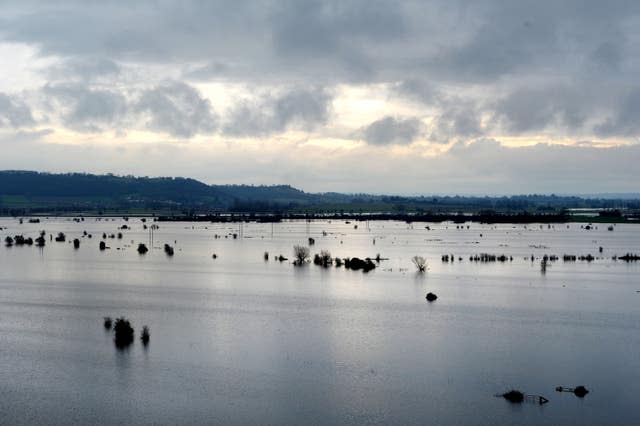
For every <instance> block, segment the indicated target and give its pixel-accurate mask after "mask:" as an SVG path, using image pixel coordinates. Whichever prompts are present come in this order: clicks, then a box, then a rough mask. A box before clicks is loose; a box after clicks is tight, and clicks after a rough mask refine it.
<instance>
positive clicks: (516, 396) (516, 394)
mask: <svg viewBox="0 0 640 426" xmlns="http://www.w3.org/2000/svg"><path fill="white" fill-rule="evenodd" d="M502 397H503V398H504V399H506V400H507V401H509V402H511V403H513V404H520V403H521V402H523V401H524V393H522V392H520V391H518V390H515V389H512V390H510V391H509V392H505V393H503V394H502Z"/></svg>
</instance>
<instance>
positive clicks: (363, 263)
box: [344, 257, 376, 272]
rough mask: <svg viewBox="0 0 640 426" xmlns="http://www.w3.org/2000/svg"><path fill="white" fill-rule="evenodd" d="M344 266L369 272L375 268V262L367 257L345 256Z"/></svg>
mask: <svg viewBox="0 0 640 426" xmlns="http://www.w3.org/2000/svg"><path fill="white" fill-rule="evenodd" d="M344 267H345V268H347V269H353V270H354V271H359V270H361V269H362V272H369V271H371V270H372V269H376V264H375V263H373V262H372V261H371V259H369V258H366V259H365V260H362V259H360V258H357V257H352V258H351V259H349V258H347V259H345V260H344Z"/></svg>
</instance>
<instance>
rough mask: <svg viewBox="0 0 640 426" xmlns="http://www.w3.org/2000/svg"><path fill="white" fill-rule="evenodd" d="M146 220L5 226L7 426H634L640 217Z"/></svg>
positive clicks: (1, 394)
mask: <svg viewBox="0 0 640 426" xmlns="http://www.w3.org/2000/svg"><path fill="white" fill-rule="evenodd" d="M152 224H153V222H150V221H148V222H146V223H143V222H142V221H141V220H140V219H139V218H131V219H129V220H128V221H125V220H123V219H122V218H117V219H108V220H107V219H101V220H96V219H95V218H85V219H84V221H80V222H74V221H73V220H71V219H60V218H56V219H41V222H40V223H28V221H27V220H26V219H25V220H24V223H22V224H20V223H19V221H18V219H14V218H2V219H0V228H1V229H0V236H2V240H3V244H2V246H1V247H0V413H1V415H2V421H0V422H1V423H5V424H27V423H31V424H33V423H40V424H42V423H48V424H69V423H74V422H75V423H83V424H91V423H98V422H109V423H128V424H151V423H161V424H188V423H234V424H240V423H242V424H247V423H252V424H258V423H262V424H264V423H268V424H276V423H277V424H283V423H285V424H300V423H312V424H335V423H340V424H349V423H392V424H417V423H422V424H424V423H431V424H443V423H447V424H460V423H467V424H561V423H566V424H638V423H640V414H639V412H638V410H637V396H638V394H640V357H639V356H638V350H639V349H640V279H639V277H640V262H638V261H624V260H621V259H620V257H621V256H623V255H625V254H627V253H639V252H640V226H636V225H616V226H611V228H609V225H607V224H597V225H595V226H593V227H592V229H584V227H585V225H580V224H569V225H567V224H556V225H546V224H543V225H540V224H534V225H526V226H525V225H481V224H477V223H467V224H464V225H460V224H457V225H456V224H453V223H413V224H407V223H402V222H369V223H367V222H351V223H345V222H338V221H332V222H328V221H326V222H322V221H315V222H311V223H307V222H304V221H299V222H284V223H276V224H257V223H245V224H242V225H240V224H206V223H197V224H191V223H157V225H158V226H159V229H155V230H153V236H152V234H151V229H150V228H151V226H152ZM124 225H126V226H127V228H130V229H122V227H123V226H124ZM356 225H357V228H356ZM144 226H147V229H144ZM609 229H611V230H609ZM41 230H45V235H44V239H45V246H44V247H42V248H39V247H36V244H33V245H31V246H28V245H16V244H12V245H11V246H10V247H6V246H5V244H4V239H5V237H7V236H11V237H15V236H16V235H24V236H25V237H31V238H32V239H34V240H35V239H36V238H37V237H38V236H39V232H40V231H41ZM85 231H86V235H85ZM59 232H62V233H64V234H65V241H64V242H57V241H55V237H56V235H57V234H58V233H59ZM119 232H120V233H122V238H118V236H117V234H118V233H119ZM103 233H104V234H106V237H107V238H106V239H103ZM89 234H90V235H91V236H92V237H91V238H89ZM111 234H113V235H114V238H110V236H111ZM233 234H236V238H234V236H233ZM76 238H77V239H78V240H79V248H77V249H76V248H74V244H73V240H74V239H76ZM151 238H153V239H151ZM309 238H312V239H314V240H315V244H313V245H311V246H309V248H310V253H311V257H312V258H313V255H314V254H315V253H320V252H321V250H327V251H329V252H330V254H331V256H332V257H339V258H352V257H359V258H361V259H364V258H367V257H369V258H372V259H374V258H376V257H377V255H378V254H379V255H380V256H379V257H380V258H382V259H384V260H381V261H380V262H375V263H376V268H375V269H374V270H372V271H369V272H366V273H364V272H362V271H360V270H349V269H346V268H345V267H344V266H342V267H336V266H335V265H332V266H330V267H326V268H325V267H322V266H317V265H314V264H313V262H309V263H308V264H305V265H302V266H295V265H293V264H292V261H293V259H294V258H293V247H294V245H302V246H308V245H309V244H308V243H309ZM101 241H104V242H105V246H106V247H105V249H104V250H100V249H99V243H100V242H101ZM139 243H144V244H146V246H147V247H148V248H149V251H148V252H147V253H146V254H139V253H138V251H137V248H138V244H139ZM165 244H169V245H170V246H171V248H172V249H173V255H172V256H169V255H167V253H165V250H164V245H165ZM265 252H268V254H269V259H268V260H265ZM214 254H215V255H216V256H215V258H214V256H213V255H214ZM482 254H487V255H490V256H494V255H495V256H496V257H500V256H502V255H504V258H501V260H497V259H493V258H492V257H489V258H485V260H487V261H481V259H480V256H481V255H482ZM279 255H282V256H283V257H286V258H287V260H284V261H278V260H276V259H275V258H276V257H277V256H279ZM416 255H418V256H423V257H425V258H426V260H427V271H426V272H424V273H420V272H417V270H416V268H415V266H414V265H413V263H412V260H411V259H412V257H413V256H416ZM443 255H448V256H449V258H448V259H447V260H448V261H446V262H445V261H443ZM545 255H547V256H552V255H553V256H557V257H558V260H549V261H548V262H546V270H543V269H545V268H542V267H541V264H542V262H543V258H544V256H545ZM564 255H569V256H576V260H572V259H570V260H566V261H565V260H563V256H564ZM588 255H591V256H592V257H593V259H591V258H589V260H584V259H586V258H587V256H588ZM475 256H478V257H479V258H478V260H474V258H475ZM532 256H533V260H532V259H531V258H532ZM581 256H582V257H583V260H580V257H581ZM614 257H617V259H615V260H614ZM470 258H471V259H470ZM428 292H433V293H434V294H436V295H437V296H438V298H437V300H435V301H433V302H431V303H430V302H427V300H425V295H426V294H427V293H428ZM106 316H111V317H113V318H116V317H120V316H125V317H126V318H128V319H129V320H130V321H131V323H132V325H133V327H134V328H135V333H136V338H135V341H134V343H133V344H132V345H131V346H129V347H127V348H125V349H118V348H116V347H115V345H114V339H113V333H112V332H111V331H108V330H105V328H104V327H103V317H106ZM143 325H147V326H149V329H150V336H151V337H150V341H149V344H148V345H147V346H144V345H143V344H142V343H141V342H140V340H139V338H138V335H139V332H140V331H141V330H142V326H143ZM577 385H584V386H586V387H587V388H588V389H589V390H590V393H589V394H588V395H586V396H585V397H584V398H579V397H577V396H575V395H573V394H571V393H567V392H562V393H560V392H556V391H555V388H556V387H557V386H569V387H573V386H577ZM510 389H518V390H521V391H523V392H525V393H526V394H531V395H541V396H544V397H546V398H547V399H549V403H546V404H544V405H539V404H537V403H533V402H530V401H525V402H524V403H522V404H512V403H510V402H508V401H506V400H505V399H503V398H496V397H495V396H494V395H495V394H498V393H503V392H506V391H508V390H510Z"/></svg>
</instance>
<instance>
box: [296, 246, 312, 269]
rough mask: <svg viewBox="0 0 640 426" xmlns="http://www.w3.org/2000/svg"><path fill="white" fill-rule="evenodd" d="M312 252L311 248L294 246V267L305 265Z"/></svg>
mask: <svg viewBox="0 0 640 426" xmlns="http://www.w3.org/2000/svg"><path fill="white" fill-rule="evenodd" d="M309 256H310V252H309V247H304V246H299V245H295V246H293V257H294V258H295V260H294V261H293V264H294V265H299V266H300V265H304V264H305V263H307V261H308V260H309Z"/></svg>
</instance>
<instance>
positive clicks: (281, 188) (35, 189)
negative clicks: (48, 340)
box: [0, 170, 640, 215]
mask: <svg viewBox="0 0 640 426" xmlns="http://www.w3.org/2000/svg"><path fill="white" fill-rule="evenodd" d="M565 208H569V209H580V208H590V209H626V210H630V209H631V210H634V209H635V210H638V209H640V201H639V200H638V198H635V199H634V198H626V197H620V198H615V197H601V198H588V197H578V196H556V195H515V196H508V197H507V196H504V197H460V196H413V197H407V196H393V195H370V194H340V193H334V192H332V193H320V194H310V193H306V192H304V191H301V190H299V189H296V188H293V187H291V186H289V185H272V186H264V185H262V186H253V185H207V184H205V183H202V182H200V181H197V180H195V179H189V178H182V177H154V178H150V177H135V176H116V175H112V174H107V175H93V174H86V173H64V174H52V173H40V172H34V171H12V170H7V171H0V214H3V215H20V214H58V213H83V212H92V213H95V212H98V213H105V214H107V213H109V212H111V213H129V214H136V213H165V214H169V213H171V214H182V213H195V212H201V213H216V212H243V213H252V212H306V211H308V212H319V211H325V212H351V213H359V212H398V213H404V212H480V211H483V210H495V211H511V212H513V211H529V212H538V213H540V212H542V213H545V212H558V211H561V210H562V209H565Z"/></svg>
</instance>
